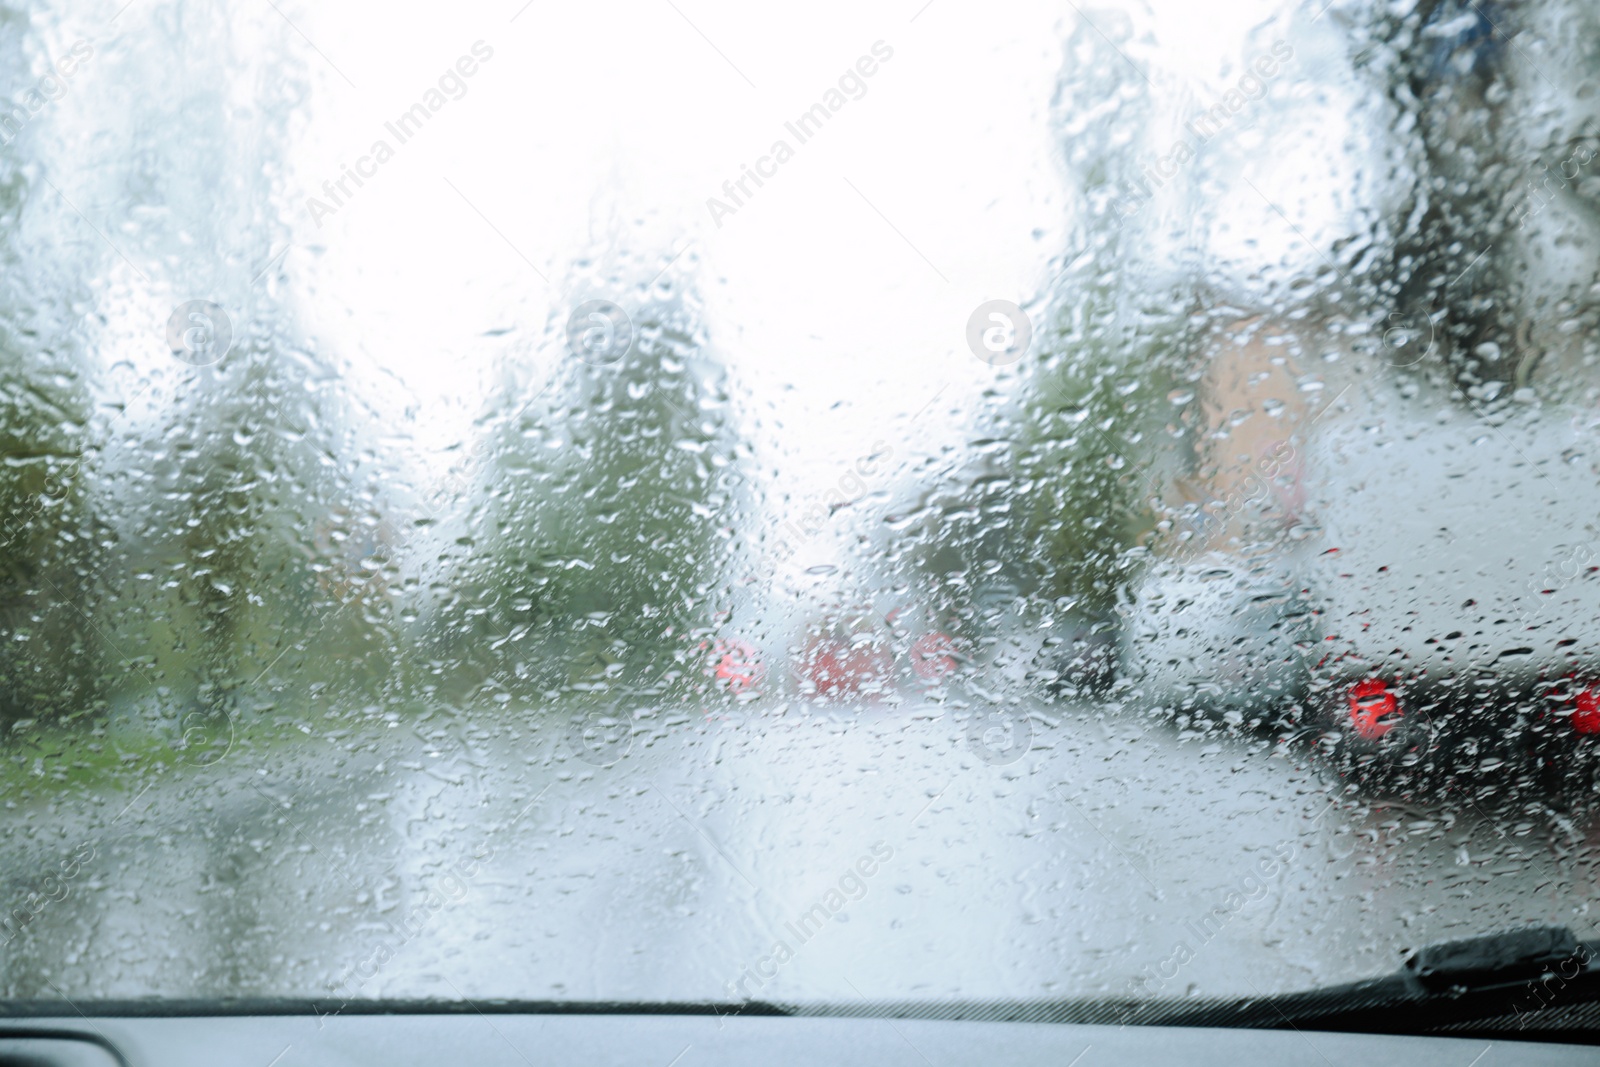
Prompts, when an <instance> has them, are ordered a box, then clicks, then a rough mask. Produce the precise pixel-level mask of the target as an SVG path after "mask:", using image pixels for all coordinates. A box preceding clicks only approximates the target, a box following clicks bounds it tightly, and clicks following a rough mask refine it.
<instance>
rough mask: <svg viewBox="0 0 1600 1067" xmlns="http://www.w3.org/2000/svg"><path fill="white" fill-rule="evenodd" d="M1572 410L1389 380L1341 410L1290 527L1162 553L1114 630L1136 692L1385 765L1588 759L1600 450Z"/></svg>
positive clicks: (1595, 649)
mask: <svg viewBox="0 0 1600 1067" xmlns="http://www.w3.org/2000/svg"><path fill="white" fill-rule="evenodd" d="M1560 419H1561V416H1560V415H1553V414H1544V415H1540V414H1538V413H1536V412H1532V411H1524V412H1522V413H1520V414H1518V413H1517V412H1516V411H1515V409H1513V410H1512V411H1510V412H1500V413H1497V414H1496V415H1495V416H1493V417H1489V416H1486V415H1484V414H1481V413H1479V412H1477V411H1473V410H1468V409H1463V408H1455V409H1449V408H1445V409H1438V410H1434V409H1427V408H1425V407H1424V406H1423V405H1422V404H1420V403H1408V402H1405V401H1400V400H1393V401H1389V402H1387V403H1384V402H1382V401H1381V400H1375V402H1374V404H1373V405H1371V406H1367V405H1363V406H1362V407H1361V408H1360V410H1359V411H1354V412H1351V413H1350V414H1348V415H1346V416H1343V417H1340V418H1331V419H1328V420H1326V421H1325V422H1323V423H1322V424H1321V425H1319V426H1317V427H1315V430H1314V432H1313V433H1312V434H1311V435H1310V437H1309V440H1308V441H1307V442H1306V443H1305V445H1304V446H1303V447H1304V448H1305V468H1304V473H1305V476H1306V478H1305V480H1306V487H1307V489H1308V497H1307V500H1306V515H1305V516H1304V517H1303V518H1302V519H1301V520H1300V521H1299V523H1298V524H1297V525H1295V526H1294V527H1292V528H1291V529H1289V530H1288V531H1287V532H1286V533H1285V534H1284V535H1283V536H1282V537H1281V538H1280V539H1279V540H1278V542H1277V543H1276V544H1274V545H1273V546H1271V547H1270V548H1265V549H1263V550H1261V551H1260V552H1258V553H1256V554H1255V555H1253V556H1249V557H1246V556H1242V555H1229V554H1227V553H1223V552H1217V551H1212V552H1207V553H1202V554H1200V555H1199V556H1197V557H1194V558H1191V559H1187V560H1170V559H1169V560H1161V561H1157V562H1155V563H1152V565H1151V566H1149V567H1148V569H1147V570H1146V573H1145V575H1144V578H1143V580H1142V582H1141V583H1140V584H1139V585H1138V586H1137V587H1136V588H1135V589H1134V590H1133V591H1132V593H1131V595H1130V598H1129V603H1128V621H1127V625H1125V626H1124V627H1123V628H1122V630H1121V633H1120V641H1119V649H1118V656H1119V670H1120V672H1121V673H1122V675H1123V676H1124V678H1125V679H1126V682H1127V684H1128V686H1129V687H1130V690H1129V691H1130V692H1131V693H1132V694H1134V695H1135V697H1136V699H1140V700H1143V701H1144V702H1146V703H1148V704H1152V705H1156V706H1161V707H1165V708H1168V709H1169V710H1171V711H1172V712H1173V713H1174V714H1177V715H1180V716H1189V717H1194V718H1197V719H1202V720H1212V721H1223V722H1228V723H1231V724H1234V725H1254V726H1256V727H1258V728H1262V729H1266V730H1269V731H1276V732H1279V733H1280V734H1283V735H1285V736H1297V737H1298V738H1300V739H1301V740H1302V741H1305V742H1308V743H1310V744H1311V745H1312V746H1313V747H1315V748H1316V749H1317V750H1318V751H1319V752H1322V753H1323V754H1325V755H1329V756H1332V757H1334V759H1335V761H1336V764H1337V766H1338V767H1339V769H1340V770H1341V772H1343V773H1347V774H1351V775H1354V776H1355V777H1357V778H1359V779H1360V780H1362V781H1365V782H1369V783H1371V782H1377V781H1380V780H1388V781H1398V782H1405V783H1410V784H1420V783H1422V782H1425V781H1427V780H1429V778H1430V777H1431V776H1433V775H1435V774H1440V773H1443V772H1446V771H1450V772H1459V771H1462V770H1469V771H1470V770H1478V771H1482V772H1493V771H1497V770H1499V769H1500V768H1502V767H1504V766H1507V765H1517V766H1519V767H1522V768H1524V769H1538V770H1543V771H1548V772H1553V773H1571V772H1574V771H1578V770H1585V769H1587V768H1588V767H1589V766H1590V765H1591V763H1592V757H1593V752H1594V747H1595V745H1596V744H1597V743H1600V742H1597V741H1596V740H1595V739H1596V738H1600V688H1597V684H1600V614H1597V611H1596V605H1597V604H1600V600H1597V597H1596V593H1597V591H1600V568H1596V567H1594V566H1592V565H1591V564H1590V560H1591V559H1592V558H1593V555H1594V552H1593V550H1592V549H1591V548H1590V547H1589V546H1590V545H1591V543H1592V541H1593V540H1594V537H1595V531H1594V529H1593V523H1592V521H1591V518H1590V515H1589V513H1588V512H1586V511H1585V509H1584V506H1583V505H1584V502H1586V501H1589V500H1592V499H1593V496H1594V492H1595V487H1596V484H1597V477H1600V451H1597V449H1596V443H1597V442H1596V439H1595V437H1594V435H1593V434H1592V432H1590V430H1589V428H1588V427H1587V426H1586V425H1585V424H1584V422H1583V420H1582V419H1581V418H1572V419H1569V420H1568V421H1567V422H1566V423H1565V424H1564V425H1560V426H1558V425H1554V424H1555V423H1558V422H1559V421H1560ZM1575 757H1581V759H1578V760H1576V761H1575Z"/></svg>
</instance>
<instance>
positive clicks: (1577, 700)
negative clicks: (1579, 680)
mask: <svg viewBox="0 0 1600 1067" xmlns="http://www.w3.org/2000/svg"><path fill="white" fill-rule="evenodd" d="M1572 730H1573V732H1574V733H1580V734H1600V691H1597V690H1596V689H1595V688H1594V687H1593V686H1591V687H1590V688H1588V689H1585V690H1583V691H1582V692H1580V693H1579V694H1578V695H1577V696H1575V697H1573V698H1572Z"/></svg>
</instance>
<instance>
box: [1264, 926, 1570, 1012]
mask: <svg viewBox="0 0 1600 1067" xmlns="http://www.w3.org/2000/svg"><path fill="white" fill-rule="evenodd" d="M1594 1001H1600V941H1579V940H1578V939H1577V937H1575V936H1574V935H1573V933H1572V931H1571V930H1569V929H1567V928H1566V927H1564V926H1541V927H1532V928H1528V929H1523V930H1511V931H1506V932H1503V933H1496V934H1489V935H1486V936H1483V937H1473V938H1467V939H1465V940H1460V941H1446V942H1442V943H1439V944H1434V945H1428V946H1426V947H1424V948H1421V949H1418V950H1417V951H1416V952H1414V953H1412V955H1411V956H1410V958H1408V959H1407V960H1406V962H1405V966H1404V967H1403V968H1402V969H1401V970H1400V971H1399V972H1398V973H1397V974H1394V975H1391V976H1388V977H1385V978H1377V979H1372V980H1368V981H1364V982H1353V983H1351V984H1349V985H1340V986H1328V987H1325V988H1322V989H1315V990H1310V991H1308V992H1304V993H1289V994H1283V995H1280V996H1272V997H1265V998H1262V1000H1261V1001H1259V1002H1246V1003H1247V1004H1249V1005H1250V1006H1251V1007H1252V1008H1254V1009H1256V1010H1254V1011H1251V1014H1256V1013H1257V1011H1260V1010H1265V1011H1266V1012H1267V1013H1268V1015H1267V1017H1259V1018H1257V1019H1255V1020H1253V1021H1254V1024H1255V1025H1258V1026H1268V1027H1271V1026H1274V1025H1277V1026H1284V1027H1289V1026H1292V1027H1303V1028H1307V1029H1316V1030H1340V1031H1357V1032H1362V1033H1396V1034H1416V1033H1424V1032H1431V1031H1437V1030H1439V1029H1441V1028H1444V1027H1448V1028H1450V1029H1451V1030H1452V1031H1456V1032H1461V1031H1470V1029H1471V1024H1473V1023H1486V1024H1487V1023H1491V1022H1492V1023H1493V1024H1494V1028H1495V1029H1496V1030H1497V1032H1500V1033H1504V1032H1505V1031H1506V1029H1507V1028H1509V1029H1511V1030H1514V1031H1517V1032H1522V1033H1524V1036H1526V1037H1530V1038H1531V1037H1536V1036H1540V1034H1539V1032H1540V1031H1548V1027H1545V1026H1541V1025H1540V1024H1539V1022H1538V1020H1537V1019H1536V1018H1535V1017H1536V1016H1538V1015H1539V1014H1540V1013H1543V1012H1548V1011H1550V1010H1551V1009H1553V1008H1560V1007H1566V1006H1570V1005H1576V1004H1585V1003H1591V1002H1594ZM1241 1007H1244V1005H1241ZM1273 1015H1275V1016H1277V1022H1276V1023H1274V1021H1273V1019H1272V1018H1271V1016H1273ZM1245 1025H1249V1024H1245ZM1545 1036H1548V1034H1547V1033H1546V1035H1545ZM1591 1039H1592V1035H1591Z"/></svg>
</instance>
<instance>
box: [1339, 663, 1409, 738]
mask: <svg viewBox="0 0 1600 1067" xmlns="http://www.w3.org/2000/svg"><path fill="white" fill-rule="evenodd" d="M1345 701H1346V702H1347V703H1348V704H1349V705H1350V725H1352V726H1353V727H1355V731H1356V734H1357V735H1358V736H1360V737H1361V738H1362V739H1364V740H1367V741H1376V740H1377V739H1378V738H1380V737H1382V736H1383V735H1384V734H1386V733H1388V732H1389V731H1390V730H1393V729H1394V728H1395V727H1396V726H1398V725H1399V724H1400V720H1401V719H1402V718H1403V717H1404V716H1405V713H1404V712H1402V711H1401V710H1400V701H1399V700H1398V699H1397V698H1396V697H1395V695H1394V693H1392V692H1390V690H1389V684H1388V683H1387V682H1385V681H1383V680H1382V679H1379V678H1368V679H1366V680H1364V681H1360V682H1357V683H1356V684H1355V685H1353V686H1351V687H1350V691H1349V692H1348V693H1346V694H1345Z"/></svg>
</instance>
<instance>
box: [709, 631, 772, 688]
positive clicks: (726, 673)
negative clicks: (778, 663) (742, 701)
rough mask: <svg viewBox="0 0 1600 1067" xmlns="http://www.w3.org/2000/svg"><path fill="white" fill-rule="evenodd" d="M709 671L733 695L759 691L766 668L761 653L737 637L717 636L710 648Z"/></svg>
mask: <svg viewBox="0 0 1600 1067" xmlns="http://www.w3.org/2000/svg"><path fill="white" fill-rule="evenodd" d="M711 657H712V665H711V673H712V675H713V677H715V678H716V680H717V681H718V682H720V683H721V684H722V685H723V686H725V687H726V688H727V690H728V692H730V693H732V694H733V695H734V696H738V695H740V694H741V693H754V692H759V691H760V689H761V683H762V681H763V680H764V679H765V678H766V675H767V668H766V666H765V665H764V664H763V663H762V662H761V653H760V652H758V651H756V649H755V647H754V646H753V645H751V644H749V643H748V642H746V641H741V640H740V639H739V638H737V637H719V638H718V639H717V642H716V644H715V645H713V646H712V648H711Z"/></svg>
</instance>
